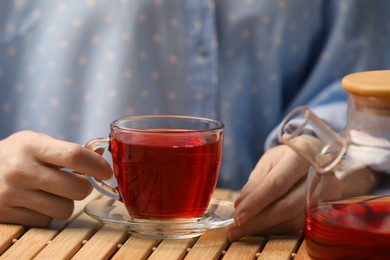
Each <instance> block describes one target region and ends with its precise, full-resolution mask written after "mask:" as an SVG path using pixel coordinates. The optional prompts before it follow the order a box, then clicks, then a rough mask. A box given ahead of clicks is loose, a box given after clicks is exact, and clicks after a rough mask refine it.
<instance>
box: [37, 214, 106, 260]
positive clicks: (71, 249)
mask: <svg viewBox="0 0 390 260" xmlns="http://www.w3.org/2000/svg"><path fill="white" fill-rule="evenodd" d="M101 226H102V224H101V223H100V222H99V221H97V220H94V219H92V218H91V217H89V216H87V215H86V214H85V213H83V214H81V215H80V216H79V217H77V218H76V219H75V220H74V221H73V222H72V223H70V225H69V226H68V227H66V229H64V230H63V231H61V232H60V233H59V234H58V235H57V236H56V237H55V238H54V239H53V240H52V241H50V243H49V244H48V245H47V246H46V247H45V248H43V250H42V251H41V252H40V253H39V254H38V255H37V257H36V258H37V259H69V258H70V257H72V256H73V255H74V254H75V253H76V252H77V251H78V250H79V249H80V248H81V246H82V242H83V241H84V240H88V239H89V238H90V237H91V236H92V235H93V233H94V232H95V230H96V229H98V228H100V227H101Z"/></svg>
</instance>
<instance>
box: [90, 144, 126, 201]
mask: <svg viewBox="0 0 390 260" xmlns="http://www.w3.org/2000/svg"><path fill="white" fill-rule="evenodd" d="M109 143H110V139H109V138H108V137H106V138H97V139H93V140H91V141H89V142H88V143H87V144H86V145H85V147H86V148H87V149H89V150H91V151H94V152H96V153H98V154H100V155H103V153H104V151H106V150H107V149H108V146H109ZM87 178H88V181H89V182H90V183H91V184H92V186H93V187H94V188H95V189H97V190H98V191H99V192H100V193H101V194H103V195H105V196H107V197H110V198H112V199H115V200H120V196H119V191H118V187H111V186H110V185H108V184H106V183H104V182H103V181H98V180H96V179H95V178H94V177H92V176H87Z"/></svg>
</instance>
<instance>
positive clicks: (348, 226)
mask: <svg viewBox="0 0 390 260" xmlns="http://www.w3.org/2000/svg"><path fill="white" fill-rule="evenodd" d="M305 239H306V240H305V241H306V246H307V251H308V254H309V255H310V257H312V258H313V259H346V258H348V259H351V258H352V259H389V257H390V198H389V197H378V198H376V199H372V200H368V201H360V202H349V203H348V202H344V203H337V204H320V205H317V206H315V207H312V208H310V209H308V211H307V214H306V230H305Z"/></svg>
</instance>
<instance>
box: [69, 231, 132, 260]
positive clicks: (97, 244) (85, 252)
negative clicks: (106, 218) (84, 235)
mask: <svg viewBox="0 0 390 260" xmlns="http://www.w3.org/2000/svg"><path fill="white" fill-rule="evenodd" d="M128 237H129V233H128V232H127V230H124V229H123V228H122V227H117V226H112V225H106V226H104V227H103V228H101V229H100V230H99V231H98V232H97V233H96V234H95V235H94V236H92V237H91V238H90V239H89V240H88V241H87V242H86V243H85V244H84V245H83V247H82V248H81V249H80V250H79V251H78V252H77V254H76V255H74V256H73V257H72V259H88V258H89V257H90V256H91V255H93V256H94V258H95V259H108V258H109V257H111V256H112V255H113V254H114V252H115V251H117V249H118V245H119V244H121V243H124V242H125V241H126V239H127V238H128Z"/></svg>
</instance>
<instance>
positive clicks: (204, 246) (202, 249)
mask: <svg viewBox="0 0 390 260" xmlns="http://www.w3.org/2000/svg"><path fill="white" fill-rule="evenodd" d="M227 243H228V238H227V228H219V229H212V230H208V231H206V232H205V233H204V234H203V235H202V236H201V237H200V238H199V239H198V241H197V242H196V244H195V245H194V246H193V247H192V248H191V249H190V250H189V252H188V254H187V256H186V257H185V259H186V260H190V259H194V260H197V259H201V258H204V259H218V258H219V257H220V256H221V254H222V250H224V249H225V248H226V244H227Z"/></svg>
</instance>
